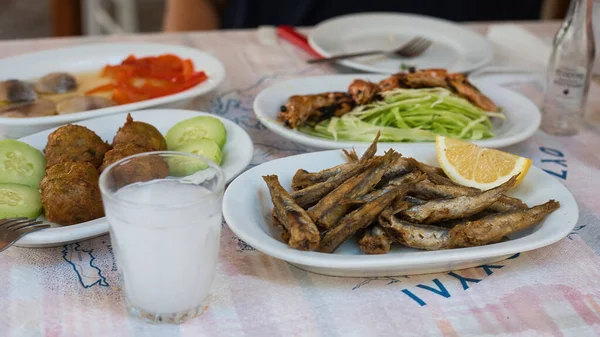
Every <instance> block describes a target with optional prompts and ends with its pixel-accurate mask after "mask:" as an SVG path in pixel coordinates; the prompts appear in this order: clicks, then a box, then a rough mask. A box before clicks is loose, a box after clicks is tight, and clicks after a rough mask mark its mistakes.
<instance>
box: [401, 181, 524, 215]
mask: <svg viewBox="0 0 600 337" xmlns="http://www.w3.org/2000/svg"><path fill="white" fill-rule="evenodd" d="M517 176H518V175H515V176H513V177H512V178H510V179H509V180H508V181H507V182H505V183H504V184H502V185H500V186H498V187H495V188H492V189H490V190H487V191H485V192H480V193H478V194H474V195H467V196H460V197H457V198H453V199H435V200H430V201H428V202H427V203H425V204H423V205H416V206H412V207H411V208H409V209H407V210H405V211H404V212H402V213H401V216H402V218H404V219H406V220H408V221H411V222H416V223H423V224H431V223H434V222H438V221H443V220H451V219H460V218H466V217H468V216H471V215H473V214H477V213H479V212H481V211H483V210H484V209H486V208H487V207H489V206H490V205H491V204H493V203H494V202H496V200H498V198H500V196H501V195H502V194H504V193H505V192H506V191H508V190H509V189H510V188H511V187H513V186H514V184H515V181H516V180H517Z"/></svg>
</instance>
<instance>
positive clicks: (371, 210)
mask: <svg viewBox="0 0 600 337" xmlns="http://www.w3.org/2000/svg"><path fill="white" fill-rule="evenodd" d="M409 190H410V186H408V185H404V186H397V187H395V189H393V190H391V191H388V192H387V193H386V194H384V195H382V196H380V197H379V198H377V199H375V200H373V201H371V202H369V203H367V204H364V205H363V206H361V207H360V208H358V209H356V210H354V211H352V212H350V213H349V214H347V215H346V216H344V217H343V218H342V220H340V222H339V224H338V225H337V226H335V227H333V228H331V229H329V230H328V231H326V232H324V233H323V236H322V237H321V247H320V248H319V251H320V252H324V253H331V252H333V251H334V250H335V249H336V248H337V247H339V245H341V244H342V243H343V242H344V241H346V240H348V239H349V238H350V237H351V236H352V235H354V234H355V233H356V232H357V231H358V230H360V229H361V228H365V227H367V226H368V225H369V224H370V223H371V222H373V220H375V219H377V216H379V214H380V213H381V212H382V211H383V210H384V209H386V208H387V207H388V206H389V205H390V204H391V203H392V202H393V201H394V200H395V199H396V198H397V197H398V196H399V195H404V194H406V192H408V191H409Z"/></svg>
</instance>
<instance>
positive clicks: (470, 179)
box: [435, 136, 531, 190]
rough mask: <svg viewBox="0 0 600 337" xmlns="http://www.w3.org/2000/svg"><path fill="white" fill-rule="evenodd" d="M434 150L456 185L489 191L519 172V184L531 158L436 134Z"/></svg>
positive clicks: (439, 161) (441, 165)
mask: <svg viewBox="0 0 600 337" xmlns="http://www.w3.org/2000/svg"><path fill="white" fill-rule="evenodd" d="M435 149H436V153H437V160H438V163H439V164H440V167H441V168H442V170H444V172H445V173H446V175H447V176H448V178H450V179H451V180H452V181H454V182H455V183H457V184H460V185H464V186H470V187H475V188H478V189H480V190H489V189H490V188H494V187H496V186H498V185H501V184H503V183H504V182H506V181H507V180H508V179H510V178H511V177H512V176H514V175H516V174H519V177H518V178H517V181H516V183H515V186H517V185H519V184H520V183H521V182H522V181H523V179H524V178H525V175H526V174H527V171H529V168H530V167H531V159H529V158H524V157H520V156H517V155H514V154H511V153H507V152H503V151H500V150H495V149H485V148H481V147H479V146H477V145H475V144H472V143H468V142H465V141H462V140H458V139H454V138H446V137H442V136H437V137H436V139H435Z"/></svg>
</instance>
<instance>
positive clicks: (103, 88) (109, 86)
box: [85, 83, 115, 95]
mask: <svg viewBox="0 0 600 337" xmlns="http://www.w3.org/2000/svg"><path fill="white" fill-rule="evenodd" d="M114 88H115V86H114V84H112V83H108V84H104V85H101V86H97V87H95V88H94V89H90V90H88V91H86V92H85V94H86V95H91V94H95V93H99V92H104V91H110V90H113V89H114Z"/></svg>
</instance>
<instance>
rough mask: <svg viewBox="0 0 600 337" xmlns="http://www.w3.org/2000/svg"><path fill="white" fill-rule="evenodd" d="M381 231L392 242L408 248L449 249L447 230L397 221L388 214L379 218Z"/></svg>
mask: <svg viewBox="0 0 600 337" xmlns="http://www.w3.org/2000/svg"><path fill="white" fill-rule="evenodd" d="M379 223H380V224H381V227H382V228H383V230H384V231H385V232H386V233H387V235H388V236H389V237H390V238H391V239H392V241H394V242H399V243H401V244H402V245H404V246H406V247H410V248H416V249H425V250H441V249H449V248H452V247H451V242H450V234H449V231H448V229H446V228H443V227H437V226H431V225H418V224H414V223H410V222H408V221H405V220H402V219H399V218H398V217H396V216H394V215H390V213H389V212H384V213H382V214H381V215H380V216H379Z"/></svg>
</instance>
